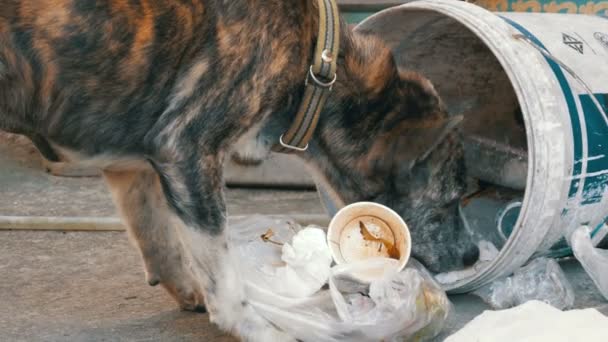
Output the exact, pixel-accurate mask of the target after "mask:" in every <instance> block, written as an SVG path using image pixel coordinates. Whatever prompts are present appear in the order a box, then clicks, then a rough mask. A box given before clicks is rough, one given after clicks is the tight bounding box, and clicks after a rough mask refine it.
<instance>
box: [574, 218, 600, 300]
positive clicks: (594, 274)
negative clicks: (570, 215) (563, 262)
mask: <svg viewBox="0 0 608 342" xmlns="http://www.w3.org/2000/svg"><path fill="white" fill-rule="evenodd" d="M570 245H571V246H572V251H573V252H574V256H575V257H576V259H578V261H579V262H580V263H581V265H582V266H583V268H584V269H585V271H586V272H587V274H588V275H589V277H591V279H592V280H593V282H594V283H595V285H596V286H597V288H598V290H599V291H600V293H601V294H602V295H603V296H604V298H606V299H608V250H604V249H600V248H595V247H594V246H593V242H592V240H591V229H589V227H580V228H578V229H577V230H575V231H574V233H572V236H571V238H570Z"/></svg>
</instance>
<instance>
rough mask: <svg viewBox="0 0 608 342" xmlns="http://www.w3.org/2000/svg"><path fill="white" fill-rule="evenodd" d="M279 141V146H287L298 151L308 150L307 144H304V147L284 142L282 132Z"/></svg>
mask: <svg viewBox="0 0 608 342" xmlns="http://www.w3.org/2000/svg"><path fill="white" fill-rule="evenodd" d="M279 143H280V144H281V146H283V147H285V148H288V149H291V150H295V151H298V152H306V150H308V144H306V146H304V147H298V146H293V145H289V144H286V143H285V142H284V141H283V134H281V136H280V137H279Z"/></svg>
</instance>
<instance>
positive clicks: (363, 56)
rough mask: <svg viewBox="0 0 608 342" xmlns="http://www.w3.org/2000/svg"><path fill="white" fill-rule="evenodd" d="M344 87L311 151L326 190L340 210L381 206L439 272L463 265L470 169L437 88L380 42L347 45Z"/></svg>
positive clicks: (363, 39)
mask: <svg viewBox="0 0 608 342" xmlns="http://www.w3.org/2000/svg"><path fill="white" fill-rule="evenodd" d="M343 49H344V50H343V51H344V56H343V57H342V58H343V59H342V63H341V64H340V68H341V69H340V73H339V75H338V77H339V80H340V81H339V82H340V84H339V85H338V86H337V87H336V89H335V91H334V94H332V100H331V101H330V102H329V103H328V104H327V108H326V113H324V114H323V115H324V117H323V118H322V121H321V122H320V124H319V131H318V132H317V135H316V138H315V141H313V143H312V144H311V160H310V162H311V163H313V164H314V165H315V166H316V168H317V169H318V170H319V171H320V172H319V173H318V175H319V176H320V181H321V183H324V184H325V185H326V187H327V188H328V189H329V193H330V194H331V195H332V197H334V201H335V202H337V203H338V204H348V203H352V202H356V201H374V202H378V203H382V204H385V205H388V206H390V207H391V208H393V209H395V210H396V211H397V212H398V213H399V214H400V215H402V216H403V217H404V218H405V219H406V221H407V223H408V224H409V225H410V227H411V230H412V235H413V239H414V241H413V243H414V255H416V254H418V255H417V256H418V257H419V258H420V259H421V260H422V261H424V262H425V264H427V266H429V267H430V268H431V269H433V270H445V269H449V268H455V267H458V266H461V265H462V258H463V256H464V254H465V253H464V251H462V250H461V248H460V247H462V248H463V249H464V250H469V249H470V246H458V243H457V242H455V241H456V240H457V239H458V238H459V225H458V222H457V203H458V199H459V198H460V197H461V196H462V194H463V192H464V183H465V178H464V162H463V153H462V147H461V143H460V141H459V137H458V133H457V129H456V126H457V124H458V122H459V118H456V117H450V116H448V114H447V112H446V109H445V107H444V105H443V103H442V101H441V99H440V98H439V96H438V94H437V92H436V91H435V89H434V87H433V85H432V84H431V82H430V81H429V80H427V79H426V78H424V77H423V76H421V75H419V74H417V73H415V72H410V71H403V70H399V68H397V66H396V64H395V61H394V59H393V56H392V53H391V51H390V50H389V49H388V48H386V47H385V45H384V44H383V43H382V42H381V41H379V40H378V39H376V38H374V37H371V36H364V35H360V34H353V35H352V36H350V37H348V38H347V39H346V41H345V43H344V48H343Z"/></svg>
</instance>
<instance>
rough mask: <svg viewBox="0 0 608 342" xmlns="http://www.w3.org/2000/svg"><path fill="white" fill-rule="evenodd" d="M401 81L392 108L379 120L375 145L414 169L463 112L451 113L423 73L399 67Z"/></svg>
mask: <svg viewBox="0 0 608 342" xmlns="http://www.w3.org/2000/svg"><path fill="white" fill-rule="evenodd" d="M399 78H400V80H399V83H398V84H399V85H398V86H397V88H398V89H396V93H395V94H394V95H393V96H395V97H396V98H395V99H393V100H392V101H394V102H395V105H394V106H393V110H392V111H390V112H389V113H388V114H387V115H386V116H385V117H384V118H383V119H382V122H381V124H380V131H379V132H380V136H379V139H377V142H378V143H377V144H374V145H375V146H374V148H375V149H379V150H384V152H383V153H386V154H388V155H389V158H393V161H392V162H398V163H399V164H400V166H399V168H400V169H402V170H403V169H404V168H405V169H408V170H409V169H411V168H412V167H413V166H414V165H415V164H416V163H417V162H418V161H421V160H424V159H426V158H427V157H428V155H429V154H430V153H431V152H432V151H433V150H434V149H435V148H436V147H437V146H438V145H439V144H440V143H441V142H443V141H444V140H445V138H446V137H447V136H448V135H449V134H450V133H451V132H452V131H454V130H455V129H456V128H457V127H458V126H459V124H460V123H461V122H462V119H463V117H462V116H451V117H450V116H448V114H447V111H446V109H445V107H444V105H443V103H442V101H441V99H440V98H439V96H438V94H437V92H436V91H435V88H434V87H433V85H432V84H431V82H430V81H429V80H428V79H426V78H424V77H423V76H421V75H419V74H417V73H414V72H410V71H399Z"/></svg>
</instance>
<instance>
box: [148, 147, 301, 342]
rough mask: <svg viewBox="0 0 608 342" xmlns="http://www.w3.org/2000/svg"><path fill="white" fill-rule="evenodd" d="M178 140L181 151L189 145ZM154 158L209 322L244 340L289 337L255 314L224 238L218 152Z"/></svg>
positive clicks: (278, 339) (277, 339) (284, 339)
mask: <svg viewBox="0 0 608 342" xmlns="http://www.w3.org/2000/svg"><path fill="white" fill-rule="evenodd" d="M193 150H194V149H189V148H187V147H185V146H184V145H181V149H180V152H182V153H183V151H193ZM178 158H179V159H178V160H172V161H168V160H166V161H164V162H162V163H155V167H156V169H157V170H158V172H159V175H160V176H161V182H162V184H163V189H164V191H165V195H166V196H167V199H168V202H169V204H170V206H171V207H172V209H173V210H174V212H175V213H176V214H177V215H178V216H179V217H180V219H181V220H182V221H183V223H184V224H183V225H179V227H180V233H179V235H180V237H181V238H182V242H183V244H184V247H186V249H187V250H188V251H189V253H190V255H191V258H190V260H191V261H192V270H193V272H194V273H195V275H196V277H197V279H198V280H199V282H200V284H201V285H202V288H203V293H204V296H205V303H206V307H207V310H208V312H209V314H210V319H211V321H212V322H214V323H216V324H217V325H218V326H220V328H222V329H224V330H226V331H231V332H233V333H235V334H237V335H239V336H240V337H241V338H242V339H243V340H246V341H293V339H292V338H290V337H289V336H287V335H285V334H284V333H282V332H280V331H279V330H277V329H276V328H275V327H274V326H272V325H271V324H270V323H268V322H267V321H266V320H265V319H264V318H262V317H261V316H260V315H258V314H257V313H256V312H255V310H254V309H253V307H252V305H251V304H250V303H249V302H248V301H247V298H246V296H245V284H244V282H243V280H242V278H241V275H240V274H239V271H238V264H237V262H238V260H234V259H233V255H232V254H231V253H230V251H229V247H228V244H227V234H226V231H225V225H226V214H225V213H226V210H225V205H224V195H223V178H222V159H223V158H222V157H221V153H211V152H207V151H203V152H201V154H199V153H193V152H190V153H188V154H186V155H182V156H180V157H178Z"/></svg>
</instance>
